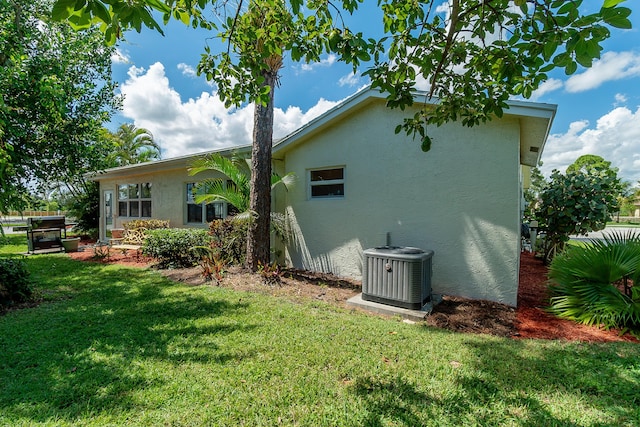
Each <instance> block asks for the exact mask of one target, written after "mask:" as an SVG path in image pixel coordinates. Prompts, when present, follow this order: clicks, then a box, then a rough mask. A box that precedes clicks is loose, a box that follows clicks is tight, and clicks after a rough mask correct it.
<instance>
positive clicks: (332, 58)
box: [299, 53, 338, 72]
mask: <svg viewBox="0 0 640 427" xmlns="http://www.w3.org/2000/svg"><path fill="white" fill-rule="evenodd" d="M336 62H338V57H337V56H336V55H335V54H333V53H331V54H329V55H328V56H327V57H326V58H325V59H321V60H320V62H312V63H310V64H304V63H303V64H301V65H300V67H299V68H300V70H301V71H303V72H309V71H313V70H315V69H316V68H324V67H331V66H332V65H333V64H335V63H336Z"/></svg>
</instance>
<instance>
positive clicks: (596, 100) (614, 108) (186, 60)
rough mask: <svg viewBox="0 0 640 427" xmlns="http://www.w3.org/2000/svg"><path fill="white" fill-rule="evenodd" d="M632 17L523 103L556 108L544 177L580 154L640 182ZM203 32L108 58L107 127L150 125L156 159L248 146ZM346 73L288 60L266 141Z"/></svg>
mask: <svg viewBox="0 0 640 427" xmlns="http://www.w3.org/2000/svg"><path fill="white" fill-rule="evenodd" d="M588 3H589V4H591V3H592V2H588ZM627 3H628V4H627V6H628V7H631V8H633V7H634V6H635V4H634V3H635V2H627ZM596 4H601V1H600V0H596V1H594V2H593V6H595V5H596ZM380 16H381V12H380V11H379V10H378V9H377V8H376V7H375V2H369V3H367V7H365V8H364V9H362V10H359V11H358V12H356V15H355V16H353V17H349V20H350V22H349V27H350V28H351V29H352V30H356V31H363V32H364V33H365V35H368V34H370V33H369V31H370V29H371V28H378V27H380V24H379V23H380V22H381V19H380ZM631 20H632V23H633V29H632V30H617V29H612V37H611V38H610V39H609V40H608V41H607V42H606V43H605V50H604V53H603V55H602V57H601V59H600V60H599V61H597V62H595V63H594V66H593V67H592V68H591V69H589V70H582V69H579V70H578V72H577V73H576V74H574V75H573V76H565V75H564V72H563V71H559V72H554V73H553V74H551V75H550V80H549V81H548V82H547V83H546V84H545V85H544V86H543V87H542V88H541V89H540V90H539V91H538V92H537V93H536V94H535V96H534V97H533V98H532V99H531V100H532V101H536V102H544V103H551V104H557V105H558V113H557V115H556V118H555V120H554V123H553V127H552V129H551V135H550V137H549V140H548V141H547V145H546V147H545V150H544V153H543V155H542V160H543V162H544V166H543V168H542V169H543V172H544V173H545V174H548V173H549V172H550V171H551V170H552V169H560V170H562V171H564V169H566V167H567V166H568V165H569V164H570V163H572V162H573V161H574V160H575V159H576V158H578V157H579V156H580V155H582V154H597V155H600V156H602V157H604V158H605V159H607V160H609V161H611V162H612V165H613V166H615V167H618V168H619V169H620V175H621V176H622V177H623V178H624V179H625V180H628V181H631V182H632V183H634V184H635V183H637V182H638V181H639V180H640V10H635V11H634V13H632V15H631ZM371 34H373V33H371ZM373 35H375V34H373ZM211 36H212V34H210V33H207V32H204V31H201V30H193V29H191V28H188V27H186V26H184V25H183V24H181V23H177V22H172V23H170V24H169V26H168V27H167V28H166V29H165V36H164V37H163V36H161V35H159V34H158V33H156V32H154V31H151V30H148V29H143V31H142V33H140V34H138V33H135V32H129V33H127V35H126V41H123V42H121V43H119V45H118V52H119V55H118V56H117V57H114V65H113V73H114V79H115V80H116V81H118V82H119V83H120V91H121V92H122V93H123V94H124V95H125V101H124V108H123V111H122V112H121V113H120V114H119V115H118V116H117V117H115V119H114V120H113V122H112V127H113V128H115V127H117V126H118V125H119V124H120V123H125V122H133V123H134V124H135V125H136V126H138V127H144V128H146V129H149V130H150V131H151V132H152V133H153V135H154V137H155V139H156V141H157V142H158V143H159V144H160V146H161V147H162V151H163V157H164V158H169V157H175V156H179V155H185V154H191V153H195V152H199V151H205V150H211V149H216V148H222V147H227V146H233V145H240V144H246V143H250V141H251V128H252V117H253V108H252V106H250V105H249V106H243V107H241V108H236V109H231V110H227V109H225V108H224V105H223V104H222V102H220V100H219V99H218V97H217V96H216V92H215V87H214V86H213V85H212V84H210V83H208V82H207V81H205V79H204V78H203V77H198V76H196V74H195V69H196V67H197V64H198V62H199V60H200V55H201V54H202V53H203V52H204V46H205V45H207V44H209V45H210V46H212V47H214V48H215V46H216V41H215V40H213V39H211ZM351 71H352V70H351V67H349V66H346V65H345V64H342V63H340V62H338V61H336V60H335V58H334V57H332V56H325V57H324V58H323V60H322V61H321V62H320V63H315V64H309V65H303V64H296V63H292V62H291V61H286V62H285V67H284V69H283V70H282V72H281V86H280V87H279V88H278V89H277V91H276V93H275V104H276V112H275V122H276V124H275V128H274V137H275V138H280V137H283V136H285V135H287V134H288V133H290V132H292V131H293V130H295V129H297V128H298V127H300V126H301V125H303V124H304V123H306V122H308V121H309V120H311V119H313V118H314V117H317V116H318V115H320V114H322V113H323V112H324V111H326V110H327V109H329V108H331V107H333V106H334V105H336V104H337V103H338V102H340V101H341V100H343V99H344V98H346V97H348V96H350V95H352V94H353V93H355V92H356V91H357V90H359V89H361V88H362V87H363V86H365V85H366V84H367V83H368V82H367V80H366V79H365V78H363V77H360V76H359V73H357V74H356V75H354V74H352V72H351Z"/></svg>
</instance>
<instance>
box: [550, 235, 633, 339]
mask: <svg viewBox="0 0 640 427" xmlns="http://www.w3.org/2000/svg"><path fill="white" fill-rule="evenodd" d="M549 279H550V287H549V290H550V293H551V296H552V297H551V306H550V308H549V311H551V312H552V313H554V314H555V315H557V316H559V317H563V318H566V319H571V320H575V321H577V322H580V323H585V324H588V325H598V324H601V325H604V326H605V327H606V328H620V329H627V330H630V331H631V332H632V333H634V335H638V334H640V287H639V286H637V285H638V283H640V234H638V233H633V232H632V233H628V234H626V235H623V234H620V233H611V234H610V235H608V236H607V237H605V239H604V240H603V241H599V240H593V241H592V242H591V244H590V245H587V246H584V247H582V246H581V247H578V246H575V247H571V248H570V249H567V250H566V251H565V252H563V253H562V254H559V255H558V256H556V257H555V258H554V259H553V262H552V263H551V267H550V269H549Z"/></svg>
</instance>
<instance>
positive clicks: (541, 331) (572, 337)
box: [69, 242, 640, 343]
mask: <svg viewBox="0 0 640 427" xmlns="http://www.w3.org/2000/svg"><path fill="white" fill-rule="evenodd" d="M84 243H85V244H86V243H87V242H84ZM69 255H70V256H71V257H72V258H74V259H78V260H84V261H94V262H101V263H117V264H121V265H126V266H131V267H148V266H149V265H151V264H153V259H152V258H149V257H144V256H140V255H138V254H136V251H126V252H124V253H123V251H119V250H113V249H112V250H111V251H110V256H109V257H108V258H103V259H99V260H97V259H95V258H94V253H93V250H92V249H91V248H90V247H87V248H85V249H84V250H83V251H81V252H75V253H71V254H69ZM199 276H200V275H199V272H198V269H187V270H185V272H184V273H180V272H179V271H178V272H175V271H174V272H173V273H171V274H170V275H169V277H172V278H173V279H174V280H178V281H181V282H185V283H191V284H194V283H196V282H198V283H204V280H203V279H201V278H200V277H199ZM298 279H299V278H298ZM546 280H547V267H546V266H544V264H543V263H542V261H541V260H540V259H538V258H535V257H534V256H533V254H530V253H523V254H522V256H521V259H520V288H519V290H518V307H517V309H514V308H513V307H509V306H506V305H503V304H499V303H494V302H490V301H474V300H468V299H464V298H456V297H445V298H444V301H443V302H442V303H441V304H439V305H437V306H436V308H435V309H434V311H433V313H432V315H431V316H429V317H428V318H427V323H428V324H430V325H432V326H437V327H442V328H446V329H450V330H455V331H459V332H470V333H487V334H493V335H499V336H508V337H512V338H516V339H521V338H536V339H547V340H569V341H586V342H613V341H626V342H636V343H637V342H640V341H639V340H638V339H636V338H634V337H632V336H630V335H628V334H626V335H620V333H619V331H616V330H604V329H602V328H598V327H592V326H586V325H580V324H577V323H575V322H572V321H569V320H563V319H559V318H557V317H555V316H553V315H551V314H549V313H547V312H546V311H545V310H544V307H545V306H546V305H547V302H548V295H547V284H546ZM241 281H247V278H246V277H243V279H242V280H241ZM230 282H231V283H233V282H234V281H233V280H231V281H230ZM235 282H238V280H235ZM328 282H329V281H328V280H327V278H326V277H325V276H323V283H325V284H326V283H328ZM285 285H287V286H290V287H294V288H295V292H296V293H297V294H298V295H300V294H301V293H302V294H307V295H312V296H315V297H316V298H317V295H316V294H317V292H318V291H317V285H316V284H315V283H313V282H312V281H306V282H305V280H302V279H299V280H295V281H294V279H287V280H285ZM223 286H225V284H224V283H223ZM231 286H234V285H231ZM235 286H237V285H235ZM336 292H338V294H337V296H335V297H332V299H333V300H335V301H334V302H338V303H340V302H342V303H344V301H346V299H348V298H349V297H350V296H353V295H354V294H356V293H357V290H353V289H351V290H348V289H341V290H338V289H336Z"/></svg>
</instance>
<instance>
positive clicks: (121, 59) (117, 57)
mask: <svg viewBox="0 0 640 427" xmlns="http://www.w3.org/2000/svg"><path fill="white" fill-rule="evenodd" d="M111 62H112V63H114V64H129V63H131V59H130V58H129V55H128V54H127V53H126V52H125V51H123V50H121V49H120V48H118V47H117V48H116V49H115V50H114V51H113V53H112V54H111Z"/></svg>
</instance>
